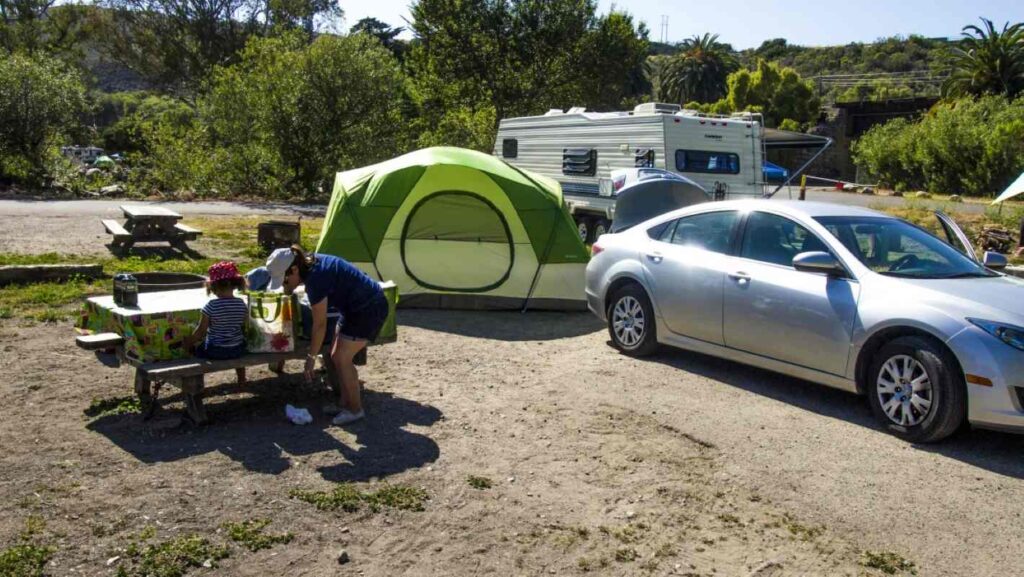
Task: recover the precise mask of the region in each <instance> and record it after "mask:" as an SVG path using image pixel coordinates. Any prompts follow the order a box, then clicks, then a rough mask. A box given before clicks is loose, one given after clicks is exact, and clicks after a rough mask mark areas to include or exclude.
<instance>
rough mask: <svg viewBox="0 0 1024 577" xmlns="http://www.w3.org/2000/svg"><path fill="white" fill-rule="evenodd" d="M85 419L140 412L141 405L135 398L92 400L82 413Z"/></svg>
mask: <svg viewBox="0 0 1024 577" xmlns="http://www.w3.org/2000/svg"><path fill="white" fill-rule="evenodd" d="M83 412H84V413H85V415H86V416H87V417H92V418H98V417H109V416H111V415H128V414H133V413H141V412H142V404H141V403H140V402H139V398H138V397H135V396H128V397H111V398H109V399H93V400H92V403H90V404H89V408H88V409H86V410H85V411H83Z"/></svg>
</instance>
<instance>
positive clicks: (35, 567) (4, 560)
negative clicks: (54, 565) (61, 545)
mask: <svg viewBox="0 0 1024 577" xmlns="http://www.w3.org/2000/svg"><path fill="white" fill-rule="evenodd" d="M56 551H57V550H56V549H54V548H53V547H49V546H45V545H32V544H28V543H22V544H20V545H15V546H13V547H8V548H7V549H4V550H3V551H0V576H2V577H42V575H43V567H45V566H46V564H47V563H48V562H49V561H50V558H51V557H53V554H54V553H56Z"/></svg>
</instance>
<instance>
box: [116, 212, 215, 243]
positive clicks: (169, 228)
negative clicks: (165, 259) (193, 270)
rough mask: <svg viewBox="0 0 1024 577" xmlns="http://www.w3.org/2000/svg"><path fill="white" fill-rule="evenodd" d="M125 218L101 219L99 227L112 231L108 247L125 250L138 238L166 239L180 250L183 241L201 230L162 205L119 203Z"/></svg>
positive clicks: (150, 240) (139, 239)
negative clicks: (186, 222)
mask: <svg viewBox="0 0 1024 577" xmlns="http://www.w3.org/2000/svg"><path fill="white" fill-rule="evenodd" d="M121 212H122V213H124V217H125V222H124V224H123V225H122V224H121V223H119V222H117V221H116V220H104V221H103V227H104V228H106V229H107V233H108V234H111V235H113V237H114V240H113V242H111V243H110V246H111V248H114V249H117V250H122V251H128V250H129V249H131V248H132V246H134V245H135V243H138V242H167V243H170V245H171V246H172V247H174V248H176V249H178V250H181V251H188V250H189V248H188V245H186V244H185V243H186V242H187V241H190V240H196V239H197V238H199V236H200V235H201V234H203V233H202V231H200V230H197V229H195V228H192V227H190V226H188V225H184V224H181V223H180V222H178V221H180V220H181V219H182V218H183V217H182V216H181V215H180V214H178V213H176V212H174V211H173V210H170V209H167V208H164V207H162V206H133V205H121Z"/></svg>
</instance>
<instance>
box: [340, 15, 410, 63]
mask: <svg viewBox="0 0 1024 577" xmlns="http://www.w3.org/2000/svg"><path fill="white" fill-rule="evenodd" d="M349 32H350V33H351V34H359V33H364V34H369V35H370V36H373V37H375V38H376V39H377V40H380V43H381V44H383V45H384V48H387V49H388V50H390V51H391V52H392V53H393V54H394V55H395V56H396V57H398V58H399V59H401V58H402V56H403V55H404V54H405V49H406V44H405V42H402V41H401V40H399V39H398V36H399V35H400V34H401V33H402V32H405V28H404V27H401V26H399V27H397V28H392V27H391V26H390V25H388V24H386V23H384V22H381V21H380V20H377V19H376V18H363V19H362V20H360V21H359V22H356V23H355V25H353V26H352V28H350V29H349Z"/></svg>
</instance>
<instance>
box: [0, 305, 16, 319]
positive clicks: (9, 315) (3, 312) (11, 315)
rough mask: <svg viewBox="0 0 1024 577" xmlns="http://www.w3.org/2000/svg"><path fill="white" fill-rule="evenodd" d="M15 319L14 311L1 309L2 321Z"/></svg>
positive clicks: (5, 308)
mask: <svg viewBox="0 0 1024 577" xmlns="http://www.w3.org/2000/svg"><path fill="white" fill-rule="evenodd" d="M12 318H14V311H12V310H11V309H10V308H9V307H3V308H0V319H12Z"/></svg>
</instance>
